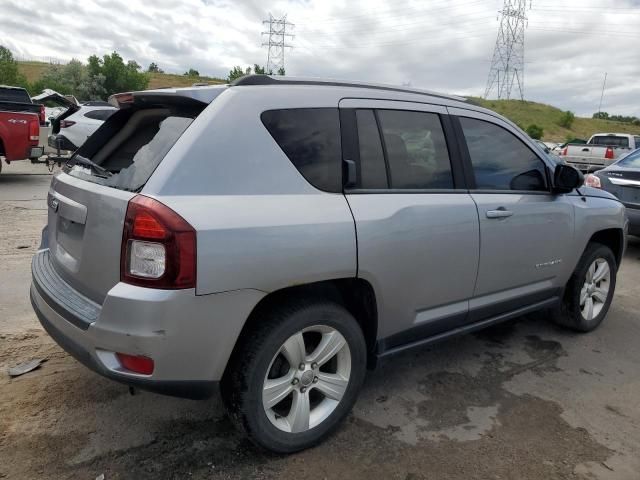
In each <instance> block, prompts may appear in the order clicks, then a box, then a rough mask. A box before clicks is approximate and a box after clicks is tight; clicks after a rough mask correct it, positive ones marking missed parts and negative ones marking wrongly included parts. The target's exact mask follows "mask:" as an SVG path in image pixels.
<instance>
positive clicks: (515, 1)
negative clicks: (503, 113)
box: [484, 0, 527, 100]
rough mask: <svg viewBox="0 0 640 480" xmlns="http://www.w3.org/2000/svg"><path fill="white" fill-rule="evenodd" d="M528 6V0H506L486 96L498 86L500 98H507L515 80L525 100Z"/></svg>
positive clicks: (496, 89) (522, 98)
mask: <svg viewBox="0 0 640 480" xmlns="http://www.w3.org/2000/svg"><path fill="white" fill-rule="evenodd" d="M526 9H527V1H526V0H504V5H503V7H502V11H501V12H500V13H501V18H500V28H499V30H498V38H497V39H496V46H495V48H494V50H493V59H492V60H491V68H490V69H489V77H488V78H487V88H486V90H485V92H484V98H488V97H489V94H490V93H491V92H492V91H493V90H494V89H495V91H496V93H497V95H498V99H502V98H504V99H507V100H508V99H509V98H510V97H511V90H512V89H513V86H514V84H517V87H518V92H519V94H520V95H519V96H520V99H521V100H524V30H525V27H526V22H527V16H526V13H525V12H526Z"/></svg>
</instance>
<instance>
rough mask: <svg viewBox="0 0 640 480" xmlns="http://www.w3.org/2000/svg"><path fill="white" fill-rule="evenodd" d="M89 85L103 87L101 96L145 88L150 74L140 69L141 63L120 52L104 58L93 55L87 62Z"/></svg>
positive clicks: (96, 87)
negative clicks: (127, 57)
mask: <svg viewBox="0 0 640 480" xmlns="http://www.w3.org/2000/svg"><path fill="white" fill-rule="evenodd" d="M87 74H88V85H89V86H92V88H95V89H98V88H99V87H100V86H101V88H102V89H103V93H101V95H100V96H101V97H102V98H105V97H108V96H109V95H113V94H114V93H119V92H130V91H134V90H144V89H146V88H147V86H148V85H149V76H148V75H147V74H146V73H144V72H141V71H140V65H138V63H137V62H135V61H133V60H130V61H128V62H127V63H124V60H123V59H122V57H121V56H120V54H119V53H118V52H113V53H112V54H111V55H104V56H103V57H102V58H99V57H97V56H96V55H91V56H90V57H89V59H88V63H87Z"/></svg>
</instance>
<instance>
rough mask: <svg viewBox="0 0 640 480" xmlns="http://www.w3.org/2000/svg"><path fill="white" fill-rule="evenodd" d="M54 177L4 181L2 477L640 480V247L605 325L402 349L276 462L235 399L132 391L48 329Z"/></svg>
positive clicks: (0, 204) (633, 243)
mask: <svg viewBox="0 0 640 480" xmlns="http://www.w3.org/2000/svg"><path fill="white" fill-rule="evenodd" d="M49 182H50V176H49V175H48V174H46V169H45V167H43V166H31V165H16V164H13V165H11V166H5V168H4V169H3V172H2V174H0V478H12V479H66V478H73V479H94V478H96V477H97V476H99V475H101V474H104V476H105V479H106V480H110V479H128V478H136V479H142V478H149V479H161V478H162V479H164V478H176V479H178V478H180V479H183V478H193V479H204V478H216V479H217V478H225V479H226V478H238V479H240V478H296V479H298V480H301V479H306V478H309V479H314V480H317V479H323V478H327V479H333V478H350V479H374V478H375V479H377V478H384V479H387V478H388V479H402V480H410V479H411V480H414V479H427V478H429V479H442V480H444V479H465V480H467V479H574V478H575V479H630V480H638V479H640V348H638V345H639V343H640V314H639V313H638V309H637V303H636V302H637V301H638V296H639V294H640V287H638V285H639V283H638V280H639V279H640V240H636V239H630V242H629V247H628V250H627V253H626V256H625V260H624V263H623V266H622V268H621V271H620V273H619V280H618V289H617V292H616V297H615V299H614V302H613V306H612V309H611V311H610V314H609V317H608V319H607V321H606V323H605V324H603V326H602V327H601V328H600V329H599V330H598V331H596V332H594V333H592V334H589V335H577V334H573V333H568V332H566V331H563V330H560V329H558V328H556V327H554V326H553V325H551V324H549V323H548V322H546V321H541V320H539V319H538V320H535V319H531V318H522V319H518V320H517V321H515V322H511V323H508V324H505V325H502V326H500V327H496V328H492V329H490V330H487V331H484V332H482V333H479V334H476V335H470V336H466V337H462V338H459V339H456V340H452V341H448V342H445V343H442V344H439V345H436V346H433V347H431V348H427V349H423V350H420V351H416V352H412V353H407V354H403V355H400V356H397V357H395V358H392V359H390V360H387V361H385V363H384V364H383V365H381V366H380V368H378V369H377V370H376V371H373V372H370V373H369V374H368V377H367V380H366V383H365V386H364V389H363V392H362V394H361V396H360V399H359V401H358V403H357V405H356V407H355V409H354V411H353V413H352V414H351V415H350V416H349V418H348V421H347V422H346V423H345V424H344V425H343V426H342V428H340V429H339V431H338V432H337V433H336V434H335V435H334V436H333V437H332V438H330V439H329V440H328V441H327V442H325V443H324V444H322V445H320V446H319V447H317V448H314V449H311V450H308V451H305V452H302V453H299V454H296V455H291V456H276V455H271V454H268V453H264V452H261V451H259V450H257V449H256V448H254V447H253V446H252V445H251V444H249V443H248V442H247V441H246V440H245V439H243V437H242V436H241V435H240V434H238V433H237V432H236V431H235V430H234V429H233V427H232V425H231V424H230V422H229V420H228V419H227V417H226V415H225V413H224V411H223V408H222V405H221V401H220V399H219V398H217V397H216V398H213V399H211V400H207V401H190V400H182V399H175V398H169V397H163V396H159V395H155V394H151V393H145V392H140V393H138V394H136V395H134V396H131V395H130V394H129V392H128V390H127V388H126V387H124V386H122V385H119V384H117V383H113V382H111V381H109V380H106V379H104V378H102V377H100V376H98V375H96V374H94V373H92V372H90V371H89V370H87V369H86V368H85V367H83V366H82V365H80V364H78V363H77V362H76V361H74V360H73V359H72V358H71V357H69V356H68V355H67V354H66V353H65V352H64V351H63V350H62V349H60V348H59V347H58V346H57V345H56V344H55V343H54V342H53V341H52V340H51V339H50V338H49V337H48V336H47V334H46V333H45V332H44V331H43V330H42V328H41V327H40V325H39V324H38V322H37V319H36V317H35V315H34V314H33V312H32V310H31V306H30V304H29V299H28V288H29V282H30V258H31V255H33V253H34V252H35V251H36V249H37V246H38V244H39V235H40V230H41V228H42V226H43V224H44V221H45V217H46V205H45V198H46V192H47V188H48V184H49ZM34 358H43V359H46V362H45V363H44V364H43V365H42V366H41V368H39V369H38V370H35V371H33V372H30V373H28V374H26V375H23V376H21V377H17V378H14V379H10V378H9V376H8V374H7V368H9V367H11V366H14V365H16V364H19V363H21V362H24V361H27V360H30V359H34Z"/></svg>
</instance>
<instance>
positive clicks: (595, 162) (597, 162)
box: [560, 156, 615, 173]
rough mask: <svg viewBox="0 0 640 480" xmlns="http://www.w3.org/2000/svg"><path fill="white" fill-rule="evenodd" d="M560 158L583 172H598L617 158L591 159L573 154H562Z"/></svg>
mask: <svg viewBox="0 0 640 480" xmlns="http://www.w3.org/2000/svg"><path fill="white" fill-rule="evenodd" d="M560 158H561V159H562V161H564V163H566V164H567V165H571V166H572V167H575V168H577V169H578V170H580V171H581V172H585V173H591V172H597V171H598V170H602V169H603V168H604V167H608V166H609V165H611V164H612V163H613V162H615V159H612V160H603V159H589V158H582V157H571V156H569V157H565V156H560Z"/></svg>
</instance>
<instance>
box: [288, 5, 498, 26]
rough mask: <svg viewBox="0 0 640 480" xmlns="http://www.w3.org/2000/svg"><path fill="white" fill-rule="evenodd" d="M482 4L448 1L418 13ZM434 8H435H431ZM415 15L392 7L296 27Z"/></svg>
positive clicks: (330, 18) (317, 19)
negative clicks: (378, 17) (377, 17)
mask: <svg viewBox="0 0 640 480" xmlns="http://www.w3.org/2000/svg"><path fill="white" fill-rule="evenodd" d="M483 4H486V0H472V1H468V2H462V3H458V4H456V3H452V2H450V1H445V2H442V3H436V4H435V5H434V4H432V5H429V10H428V11H424V9H423V7H422V6H420V7H419V9H420V11H422V12H423V14H429V15H431V14H432V12H434V11H443V10H452V9H455V8H459V7H469V6H470V5H483ZM441 5H445V6H441ZM434 6H435V7H436V8H433V7H434ZM415 15H416V14H415V13H413V11H412V9H407V8H404V9H403V8H398V7H392V8H390V9H388V10H379V11H377V12H376V11H375V10H374V11H371V12H370V13H363V14H360V15H350V16H343V15H341V16H340V17H339V18H335V17H325V18H324V19H322V18H315V17H314V19H313V21H309V22H298V23H297V24H296V25H297V26H304V25H318V23H319V22H322V24H332V23H345V22H346V23H350V22H351V20H357V19H359V18H364V19H371V20H376V16H380V17H381V19H383V20H387V19H389V18H397V17H406V16H411V17H415Z"/></svg>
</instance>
